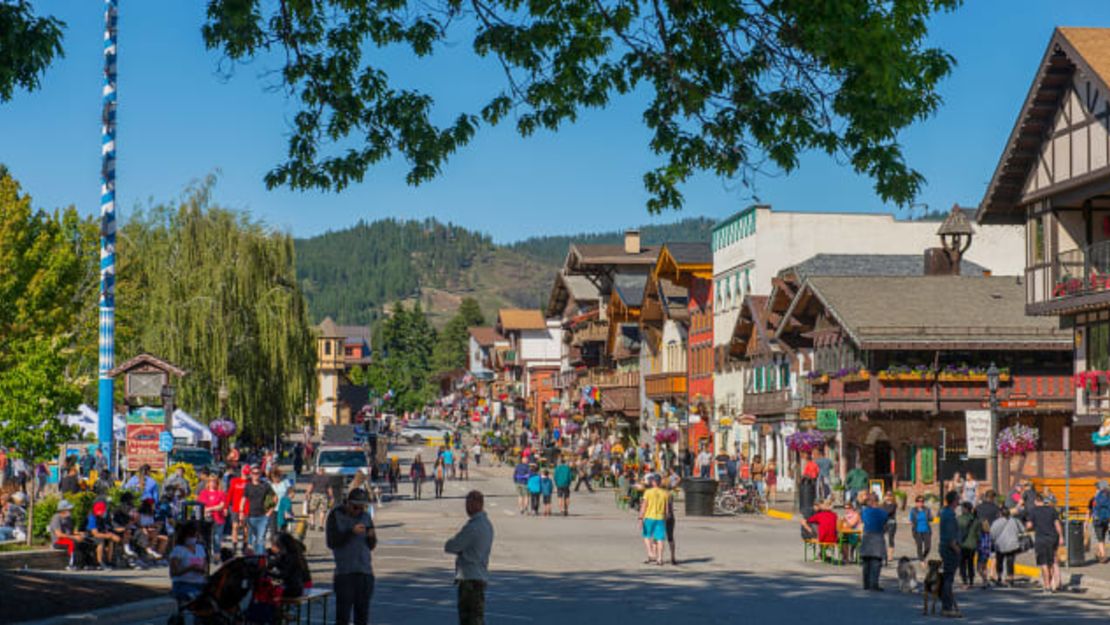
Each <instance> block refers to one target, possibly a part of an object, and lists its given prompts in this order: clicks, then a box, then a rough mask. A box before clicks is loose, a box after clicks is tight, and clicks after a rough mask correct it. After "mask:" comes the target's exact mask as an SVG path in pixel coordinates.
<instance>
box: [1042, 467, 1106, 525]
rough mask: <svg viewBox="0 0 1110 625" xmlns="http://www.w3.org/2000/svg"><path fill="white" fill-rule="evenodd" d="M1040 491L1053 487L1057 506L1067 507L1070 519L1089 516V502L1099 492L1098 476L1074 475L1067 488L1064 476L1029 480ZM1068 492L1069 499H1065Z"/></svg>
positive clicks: (1043, 491)
mask: <svg viewBox="0 0 1110 625" xmlns="http://www.w3.org/2000/svg"><path fill="white" fill-rule="evenodd" d="M1029 481H1030V482H1032V483H1033V488H1034V489H1036V491H1037V492H1038V493H1041V494H1044V493H1045V492H1047V491H1046V489H1051V491H1052V494H1053V495H1054V496H1055V497H1056V507H1058V508H1067V516H1068V518H1069V519H1084V518H1086V517H1087V504H1088V503H1089V502H1090V501H1091V499H1093V498H1094V496H1095V494H1096V493H1098V486H1096V483H1097V482H1098V478H1093V477H1073V478H1071V480H1069V481H1067V484H1066V486H1067V487H1066V488H1065V480H1064V478H1055V477H1054V478H1045V477H1035V478H1032V479H1031V480H1029ZM1065 492H1067V493H1068V501H1067V502H1065V501H1064V493H1065Z"/></svg>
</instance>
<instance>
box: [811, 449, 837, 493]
mask: <svg viewBox="0 0 1110 625" xmlns="http://www.w3.org/2000/svg"><path fill="white" fill-rule="evenodd" d="M813 462H814V463H815V464H816V465H817V498H818V499H820V500H822V501H824V500H825V499H828V498H829V496H830V495H831V494H832V470H833V461H832V459H831V458H829V457H828V456H827V455H825V452H824V450H818V451H817V459H816V460H814V461H813Z"/></svg>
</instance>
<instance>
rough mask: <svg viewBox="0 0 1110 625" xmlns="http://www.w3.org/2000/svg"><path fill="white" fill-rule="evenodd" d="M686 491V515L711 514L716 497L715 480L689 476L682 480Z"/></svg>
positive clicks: (683, 488)
mask: <svg viewBox="0 0 1110 625" xmlns="http://www.w3.org/2000/svg"><path fill="white" fill-rule="evenodd" d="M682 490H683V491H685V493H686V497H685V499H686V516H713V504H714V501H715V500H716V499H717V480H710V479H706V478H700V477H691V478H687V479H685V480H683V481H682Z"/></svg>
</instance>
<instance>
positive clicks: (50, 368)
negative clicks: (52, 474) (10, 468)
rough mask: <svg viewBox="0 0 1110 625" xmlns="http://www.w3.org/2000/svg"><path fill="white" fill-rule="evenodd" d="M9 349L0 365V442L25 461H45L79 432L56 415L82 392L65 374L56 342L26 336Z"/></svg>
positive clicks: (68, 410)
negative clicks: (7, 358) (8, 357)
mask: <svg viewBox="0 0 1110 625" xmlns="http://www.w3.org/2000/svg"><path fill="white" fill-rule="evenodd" d="M10 347H11V348H12V353H11V355H12V359H11V363H9V365H8V366H5V367H2V368H0V441H4V444H5V445H7V446H10V447H12V448H14V449H15V450H16V451H17V452H18V453H19V455H20V456H21V457H23V458H25V459H26V460H28V461H29V462H32V463H36V462H42V461H45V460H49V459H50V458H53V457H55V456H56V455H57V453H58V448H59V446H61V444H62V443H65V442H66V441H69V440H72V439H73V438H74V437H76V435H77V433H78V430H77V428H75V427H72V426H68V425H65V424H63V423H62V422H61V421H60V420H59V419H58V418H57V416H58V415H59V414H69V413H71V412H73V410H74V409H75V408H76V407H77V404H79V403H80V401H81V393H80V391H79V390H78V388H77V387H76V386H75V385H74V384H73V383H71V382H70V381H69V380H68V379H67V378H66V375H65V368H66V360H65V357H64V355H63V354H62V351H63V350H62V346H61V345H60V344H59V342H58V341H57V340H52V339H49V338H35V339H26V340H22V341H19V342H18V343H15V344H14V345H10Z"/></svg>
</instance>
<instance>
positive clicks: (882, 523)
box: [860, 493, 887, 591]
mask: <svg viewBox="0 0 1110 625" xmlns="http://www.w3.org/2000/svg"><path fill="white" fill-rule="evenodd" d="M860 520H861V521H862V525H863V536H862V538H861V540H860V559H861V560H862V561H863V589H864V590H876V591H881V590H882V589H883V588H882V586H880V585H879V573H880V572H881V571H882V568H883V560H885V559H886V557H887V551H886V544H885V541H884V540H883V537H884V535H885V532H886V525H887V513H886V510H884V509H883V508H881V507H880V506H879V498H878V497H876V496H875V493H868V496H867V505H866V506H864V508H863V510H861V511H860Z"/></svg>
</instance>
